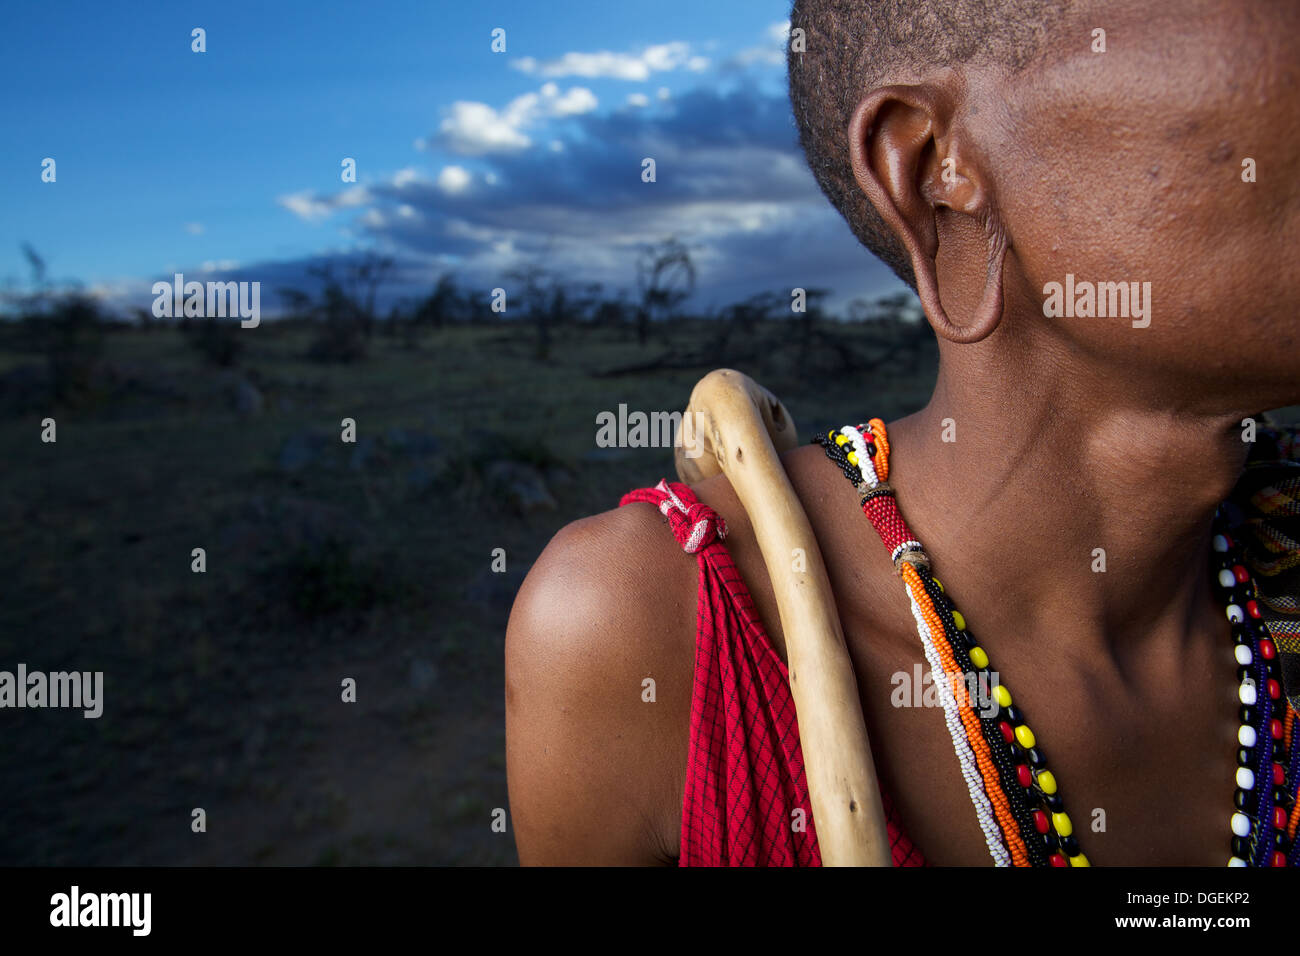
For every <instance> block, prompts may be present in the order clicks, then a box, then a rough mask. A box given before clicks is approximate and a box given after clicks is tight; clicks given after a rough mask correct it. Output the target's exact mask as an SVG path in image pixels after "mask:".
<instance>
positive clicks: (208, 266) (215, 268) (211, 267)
mask: <svg viewBox="0 0 1300 956" xmlns="http://www.w3.org/2000/svg"><path fill="white" fill-rule="evenodd" d="M238 268H239V263H238V262H237V261H236V260H234V259H208V260H207V261H206V262H204V263H203V265H201V266H199V271H200V272H231V271H233V270H235V269H238Z"/></svg>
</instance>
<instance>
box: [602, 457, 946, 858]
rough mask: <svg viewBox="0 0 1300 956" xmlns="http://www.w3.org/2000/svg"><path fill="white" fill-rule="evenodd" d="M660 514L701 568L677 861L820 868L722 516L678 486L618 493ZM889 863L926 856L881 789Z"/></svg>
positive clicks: (791, 730) (798, 755) (791, 727)
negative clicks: (905, 830)
mask: <svg viewBox="0 0 1300 956" xmlns="http://www.w3.org/2000/svg"><path fill="white" fill-rule="evenodd" d="M632 502H644V503H646V504H651V505H654V506H655V507H656V508H658V509H659V510H660V512H661V513H663V514H664V515H665V516H666V517H667V519H668V523H669V525H670V526H671V528H672V532H673V535H674V536H675V537H676V539H677V541H678V543H679V544H681V545H682V547H683V549H685V550H687V551H688V553H693V554H694V555H695V557H696V561H697V562H698V563H699V568H700V587H699V598H698V613H697V626H696V641H695V684H694V690H693V693H692V698H691V731H690V733H691V737H690V747H689V751H688V755H687V770H686V796H685V799H684V801H683V804H682V833H681V840H682V848H681V856H680V858H679V864H680V865H681V866H820V865H821V853H820V852H819V851H818V849H817V834H816V829H815V827H814V826H813V819H812V811H811V808H810V805H809V802H808V781H807V778H806V777H805V775H804V766H803V751H802V749H801V748H800V746H799V727H798V724H797V722H796V720H795V710H794V700H793V699H792V697H791V696H790V680H789V675H788V673H787V671H786V667H785V664H784V663H783V662H782V660H781V658H780V657H779V656H777V653H776V649H775V648H774V647H773V646H772V642H771V640H770V639H769V638H768V636H767V632H766V631H765V630H764V629H763V624H762V622H761V621H760V620H759V617H758V612H757V610H756V609H755V607H754V601H753V598H751V597H750V594H749V590H748V588H746V587H745V582H744V581H743V580H742V579H741V576H740V571H739V570H738V569H737V567H736V565H735V562H733V561H732V559H731V555H730V554H729V553H728V552H727V549H726V547H725V545H723V543H722V539H723V538H724V537H725V536H726V533H727V531H726V523H725V522H724V521H723V520H722V519H721V518H720V517H719V516H718V515H717V513H716V512H714V511H713V510H712V509H711V508H709V507H708V506H707V505H704V504H702V503H701V502H700V501H699V500H698V499H697V498H696V497H695V496H694V495H693V494H692V493H691V490H690V489H689V488H688V487H687V486H686V485H683V484H678V483H677V482H672V483H671V484H670V483H669V482H667V481H660V482H659V484H658V485H657V486H656V487H654V488H639V489H637V490H635V491H631V492H629V493H628V494H626V495H624V496H623V499H622V500H621V501H620V502H619V505H620V506H622V505H626V504H630V503H632ZM881 795H882V797H883V799H884V806H885V816H886V823H887V826H888V830H889V842H890V848H891V851H892V855H893V860H894V865H895V866H925V865H926V863H925V860H924V859H923V857H922V855H921V851H920V850H918V849H917V848H916V847H915V846H914V845H913V844H912V841H911V840H910V839H908V837H907V836H906V834H904V833H903V830H902V827H901V825H900V823H899V820H898V818H897V814H896V813H895V811H894V807H893V804H892V802H891V801H890V799H889V795H888V794H885V793H883V792H882V794H881Z"/></svg>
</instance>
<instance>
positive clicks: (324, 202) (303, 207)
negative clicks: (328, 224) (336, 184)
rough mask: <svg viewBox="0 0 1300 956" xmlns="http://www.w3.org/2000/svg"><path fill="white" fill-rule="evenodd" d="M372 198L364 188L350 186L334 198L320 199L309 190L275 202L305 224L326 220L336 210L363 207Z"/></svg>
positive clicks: (283, 197) (282, 197)
mask: <svg viewBox="0 0 1300 956" xmlns="http://www.w3.org/2000/svg"><path fill="white" fill-rule="evenodd" d="M372 199H373V197H372V196H371V194H370V190H368V189H367V188H366V187H365V186H352V187H350V188H348V189H345V190H343V192H341V193H339V194H338V195H335V196H329V197H325V198H322V197H320V196H318V195H316V194H315V193H313V192H311V191H310V190H304V191H303V192H297V193H291V194H289V195H288V196H281V197H280V198H279V199H277V200H276V202H278V203H279V204H280V205H281V206H283V207H284V208H285V209H288V210H289V211H290V212H291V213H293V214H294V215H295V216H297V217H298V218H299V219H302V220H303V221H305V222H318V221H320V220H322V219H328V218H329V217H330V216H331V215H332V214H333V213H334V210H336V209H347V208H354V207H356V206H364V205H365V204H366V203H368V202H370V201H371V200H372Z"/></svg>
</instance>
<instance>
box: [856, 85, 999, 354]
mask: <svg viewBox="0 0 1300 956" xmlns="http://www.w3.org/2000/svg"><path fill="white" fill-rule="evenodd" d="M953 113H954V103H953V100H952V98H951V94H949V93H948V92H947V91H945V90H943V89H942V88H940V87H937V86H932V85H917V86H886V87H880V88H878V89H875V90H872V91H871V92H870V93H869V94H867V96H866V97H865V98H864V99H863V100H862V102H861V103H859V104H858V107H857V109H856V110H855V111H854V113H853V119H852V121H851V123H850V125H849V149H850V158H851V160H852V163H853V174H854V177H855V178H856V179H857V182H858V186H859V187H860V188H861V189H862V191H863V192H864V193H865V194H866V196H867V199H868V200H870V202H871V204H872V205H873V206H874V207H875V208H876V211H877V212H878V213H879V214H880V217H881V219H883V220H884V222H885V225H887V226H888V227H889V228H890V229H891V230H893V232H894V234H895V235H896V236H898V238H899V240H900V241H901V242H902V244H903V248H904V250H905V251H906V252H907V256H908V258H909V259H910V260H911V263H912V272H913V273H914V274H915V276H916V287H917V289H916V291H917V295H918V296H920V299H921V305H922V306H923V307H924V308H925V314H926V316H927V317H928V318H929V319H930V324H931V325H932V326H934V330H935V332H936V333H938V334H939V335H941V336H943V337H944V338H946V339H948V340H949V341H952V342H958V343H966V342H978V341H980V340H981V339H983V338H986V337H987V336H988V335H989V334H990V333H992V331H993V330H994V329H995V328H997V325H998V323H999V322H1000V321H1001V319H1002V263H1003V260H1004V259H1005V257H1006V248H1007V240H1006V232H1005V230H1004V229H1003V228H1002V224H1001V221H1000V219H999V217H998V215H997V210H996V206H995V205H994V202H993V199H992V195H991V190H990V186H991V183H990V182H989V181H988V177H987V173H986V171H985V170H984V169H982V168H981V167H980V166H979V165H978V164H977V162H976V160H975V158H974V155H975V151H974V150H963V149H962V147H961V139H960V137H958V136H956V135H954V134H953V133H952V131H951V129H950V124H951V119H952V116H953ZM967 152H968V153H969V154H970V155H964V153H967ZM940 207H944V208H947V209H951V210H953V211H954V212H957V213H960V214H962V215H965V216H970V217H971V218H972V219H974V220H975V222H976V223H977V224H978V225H979V227H980V233H981V234H982V235H983V236H985V238H986V240H987V243H986V245H987V251H988V272H987V278H986V280H985V285H984V295H983V296H982V298H981V301H980V304H979V306H978V307H977V308H976V310H975V314H974V315H973V316H971V317H970V318H969V319H968V320H967V321H966V322H964V323H962V324H961V325H957V324H954V323H953V322H952V321H951V320H950V319H949V318H948V314H947V313H946V312H945V311H944V308H943V303H942V302H941V301H940V295H939V282H938V277H937V274H936V267H935V257H936V256H937V254H938V252H939V229H938V219H937V216H936V212H937V210H938V209H939V208H940Z"/></svg>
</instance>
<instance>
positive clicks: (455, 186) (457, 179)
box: [438, 166, 471, 195]
mask: <svg viewBox="0 0 1300 956" xmlns="http://www.w3.org/2000/svg"><path fill="white" fill-rule="evenodd" d="M470 179H471V177H470V174H469V172H468V171H467V170H466V169H465V167H464V166H444V167H442V172H440V173H439V174H438V188H439V189H441V190H442V191H443V192H445V193H450V194H451V195H455V194H456V193H459V192H463V191H464V189H465V187H466V186H468V185H469V184H470Z"/></svg>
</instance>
